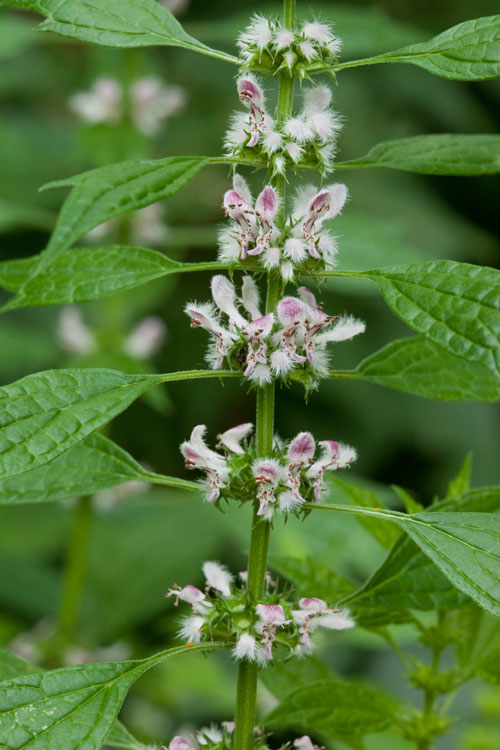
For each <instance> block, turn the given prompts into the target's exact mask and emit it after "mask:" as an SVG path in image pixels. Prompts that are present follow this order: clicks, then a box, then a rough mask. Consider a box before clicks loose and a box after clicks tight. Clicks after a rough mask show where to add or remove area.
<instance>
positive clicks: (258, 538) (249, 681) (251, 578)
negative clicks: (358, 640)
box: [234, 0, 295, 750]
mask: <svg viewBox="0 0 500 750" xmlns="http://www.w3.org/2000/svg"><path fill="white" fill-rule="evenodd" d="M283 22H284V25H285V26H286V27H287V28H293V25H294V22H295V0H283ZM292 103H293V78H291V77H290V76H289V75H288V73H286V72H284V73H282V74H281V75H280V85H279V95H278V106H277V115H276V119H277V122H278V125H279V124H281V123H283V122H284V121H285V120H286V119H288V117H289V116H290V114H291V112H292ZM274 187H275V188H276V189H277V190H278V191H279V193H280V196H281V201H282V202H281V206H282V208H281V211H282V219H283V218H284V210H285V178H284V176H281V175H280V176H278V177H276V178H275V180H274ZM281 286H282V282H281V277H280V275H279V273H277V272H272V273H269V274H268V277H267V298H266V313H269V312H273V311H274V310H275V308H276V305H277V303H278V301H279V298H280V295H281ZM273 434H274V382H271V383H268V384H266V385H264V386H263V387H261V388H259V390H258V391H257V416H256V435H257V454H258V455H259V456H266V455H269V454H270V452H271V451H272V447H273ZM257 510H258V504H257V503H255V507H254V513H253V521H252V535H251V539H250V554H249V558H248V584H247V587H248V603H249V606H251V607H253V606H255V604H256V603H257V602H258V601H259V599H260V598H261V597H262V594H263V592H264V585H265V576H266V567H267V552H268V546H269V532H270V523H269V522H267V521H263V520H262V518H260V517H259V516H258V515H257ZM258 671H259V667H258V665H257V664H255V663H250V662H248V661H241V662H240V664H239V667H238V686H237V693H236V728H235V734H234V748H235V750H251V748H252V747H253V732H254V725H255V704H256V700H257V677H258Z"/></svg>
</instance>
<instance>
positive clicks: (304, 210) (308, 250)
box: [218, 175, 348, 317]
mask: <svg viewBox="0 0 500 750" xmlns="http://www.w3.org/2000/svg"><path fill="white" fill-rule="evenodd" d="M347 197H348V193H347V188H346V186H345V185H344V184H342V183H333V184H331V185H327V186H326V187H325V188H323V189H322V190H320V191H318V190H317V188H315V187H314V186H313V185H308V186H306V187H304V188H302V189H301V190H300V191H299V192H298V193H297V195H296V197H295V200H294V203H293V209H292V212H291V214H290V216H288V217H287V219H286V222H285V226H284V227H282V228H281V229H280V228H278V226H277V224H276V221H277V219H276V217H277V215H278V212H279V197H278V195H277V194H276V192H275V190H274V189H273V188H272V187H271V186H269V185H268V186H266V187H265V188H264V189H263V190H262V192H261V193H260V194H259V196H258V198H257V200H256V201H255V203H254V201H253V198H252V196H251V193H250V190H249V188H248V185H247V183H246V182H245V180H244V179H243V178H242V177H241V176H240V175H235V177H234V180H233V188H232V190H228V191H227V192H226V194H225V195H224V202H223V206H222V208H223V210H224V212H225V214H226V217H227V218H228V219H229V225H227V226H225V227H223V229H222V230H221V231H220V232H219V237H218V240H219V255H218V257H219V260H220V261H222V262H223V263H227V264H229V265H231V264H232V263H237V262H242V261H243V262H244V261H245V260H246V259H247V257H248V256H258V260H259V262H260V263H261V264H262V265H263V266H264V268H265V269H266V270H270V269H273V268H276V269H279V270H280V272H281V275H282V277H283V278H285V279H286V280H291V279H292V278H293V276H294V270H295V269H306V268H309V267H311V268H316V267H317V265H316V264H317V262H318V261H320V262H321V263H323V264H325V265H329V266H333V265H335V256H336V253H337V246H336V242H335V238H334V237H333V236H332V235H331V234H330V233H329V231H328V228H327V227H325V226H324V224H325V221H326V220H327V219H333V218H335V217H336V216H339V215H340V214H341V211H342V209H343V207H344V205H345V203H346V201H347ZM288 267H289V268H288ZM242 297H244V295H242ZM242 301H243V303H244V306H245V308H246V309H247V310H249V311H250V312H251V315H252V316H253V317H255V316H256V309H257V306H256V305H255V306H254V307H253V308H250V307H249V306H248V305H247V304H246V303H245V299H244V298H243V299H242Z"/></svg>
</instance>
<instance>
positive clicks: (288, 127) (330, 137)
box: [224, 42, 342, 174]
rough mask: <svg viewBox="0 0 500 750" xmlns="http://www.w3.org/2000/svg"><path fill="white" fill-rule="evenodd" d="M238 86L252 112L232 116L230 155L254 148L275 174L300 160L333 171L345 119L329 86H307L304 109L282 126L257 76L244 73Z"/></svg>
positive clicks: (228, 134)
mask: <svg viewBox="0 0 500 750" xmlns="http://www.w3.org/2000/svg"><path fill="white" fill-rule="evenodd" d="M305 44H307V45H310V43H309V42H305ZM237 88H238V95H239V97H240V100H241V101H242V103H243V104H244V105H245V106H246V107H247V108H248V109H249V112H248V113H247V114H245V113H244V112H236V113H235V114H233V116H232V118H231V122H230V126H229V129H228V131H227V132H226V135H225V139H224V145H225V149H226V151H227V153H228V154H229V155H232V156H235V155H238V154H239V153H241V152H242V150H243V149H253V152H254V154H256V155H260V156H261V157H262V158H263V159H266V160H267V161H268V162H269V163H270V164H271V166H272V168H273V174H282V173H283V172H284V170H285V168H286V167H287V166H288V167H289V168H291V169H293V168H294V167H295V166H296V165H297V164H299V163H300V164H307V165H309V166H317V167H318V168H319V169H320V170H321V171H322V172H328V171H330V170H331V168H332V165H333V162H332V159H333V156H334V153H335V142H336V138H337V134H338V132H339V130H340V129H341V127H342V122H341V119H340V117H339V115H338V114H337V113H335V112H334V111H333V110H332V109H331V107H330V103H331V98H332V94H331V91H330V89H329V88H328V87H327V86H324V85H318V86H313V87H311V88H308V89H305V91H304V94H303V105H302V109H301V110H300V111H299V112H298V113H296V114H294V115H292V116H291V117H289V118H288V120H286V122H284V123H283V124H282V125H281V126H279V127H278V125H277V124H276V123H275V122H274V121H273V119H272V118H271V117H270V115H269V114H268V113H267V112H266V109H265V98H264V90H263V88H262V85H261V83H260V82H259V81H258V79H257V78H255V77H254V76H252V75H251V74H248V75H244V76H242V77H241V78H239V79H238V81H237Z"/></svg>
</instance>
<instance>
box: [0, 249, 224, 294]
mask: <svg viewBox="0 0 500 750" xmlns="http://www.w3.org/2000/svg"><path fill="white" fill-rule="evenodd" d="M40 257H41V256H35V257H34V258H28V259H26V260H22V261H19V260H15V261H5V262H3V263H0V284H2V286H3V287H4V288H5V289H7V290H8V291H11V292H17V291H18V290H21V291H20V293H19V294H18V295H17V297H16V298H15V300H14V301H13V304H12V307H25V306H28V305H31V306H34V305H64V304H68V303H72V302H87V301H89V300H94V299H100V298H101V297H107V296H109V295H111V294H116V293H117V292H121V291H125V290H126V289H132V288H133V287H136V286H139V285H141V284H145V283H147V282H148V281H152V280H153V279H158V278H161V277H162V276H168V275H169V274H172V273H190V272H193V271H213V270H223V269H227V266H226V265H224V264H222V263H217V262H207V263H179V262H178V261H175V260H171V259H170V258H167V257H166V256H165V255H163V254H162V253H159V252H156V251H155V250H147V249H145V248H142V247H127V246H122V245H111V246H110V247H80V248H74V249H73V250H71V252H69V253H64V254H60V255H57V256H56V257H55V259H54V260H53V261H52V262H51V263H49V264H48V265H45V267H44V266H43V265H42V269H41V270H40V272H39V273H35V275H32V274H33V271H35V270H36V267H37V264H38V262H39V258H40ZM96 269H99V272H98V273H96ZM30 277H31V278H30Z"/></svg>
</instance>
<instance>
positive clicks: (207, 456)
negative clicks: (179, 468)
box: [180, 424, 229, 503]
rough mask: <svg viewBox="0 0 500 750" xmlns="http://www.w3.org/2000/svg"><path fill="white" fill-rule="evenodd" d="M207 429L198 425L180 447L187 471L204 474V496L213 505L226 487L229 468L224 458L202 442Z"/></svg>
mask: <svg viewBox="0 0 500 750" xmlns="http://www.w3.org/2000/svg"><path fill="white" fill-rule="evenodd" d="M206 430H207V428H206V426H205V425H203V424H199V425H197V426H196V427H194V428H193V431H192V432H191V437H190V439H189V440H185V441H184V442H183V443H182V444H181V447H180V450H181V453H182V455H183V456H184V459H185V465H186V468H187V469H201V470H202V471H204V472H205V473H206V481H205V488H206V495H205V499H206V500H208V502H209V503H214V502H215V501H216V500H217V499H218V498H219V495H220V490H221V489H222V488H224V487H226V485H227V482H228V480H229V466H228V464H227V461H226V459H225V458H224V456H221V455H220V453H216V452H215V451H213V450H211V449H210V448H209V447H208V446H207V444H206V443H205V441H204V435H205V432H206Z"/></svg>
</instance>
